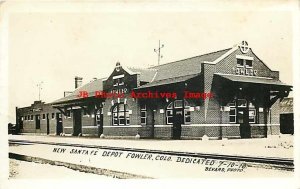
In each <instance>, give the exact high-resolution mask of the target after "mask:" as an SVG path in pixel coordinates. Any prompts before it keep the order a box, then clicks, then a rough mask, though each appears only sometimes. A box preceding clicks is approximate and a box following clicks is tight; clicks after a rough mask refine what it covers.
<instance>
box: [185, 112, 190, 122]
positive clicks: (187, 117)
mask: <svg viewBox="0 0 300 189" xmlns="http://www.w3.org/2000/svg"><path fill="white" fill-rule="evenodd" d="M184 121H185V123H191V112H190V111H189V109H184Z"/></svg>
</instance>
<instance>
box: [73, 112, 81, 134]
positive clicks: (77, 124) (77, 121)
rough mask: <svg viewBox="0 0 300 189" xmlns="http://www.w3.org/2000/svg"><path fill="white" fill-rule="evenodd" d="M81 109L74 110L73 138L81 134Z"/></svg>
mask: <svg viewBox="0 0 300 189" xmlns="http://www.w3.org/2000/svg"><path fill="white" fill-rule="evenodd" d="M81 132H82V131H81V109H75V110H73V136H78V135H79V134H80V133H81Z"/></svg>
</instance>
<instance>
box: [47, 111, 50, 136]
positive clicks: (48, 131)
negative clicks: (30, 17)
mask: <svg viewBox="0 0 300 189" xmlns="http://www.w3.org/2000/svg"><path fill="white" fill-rule="evenodd" d="M49 133H50V128H49V114H47V135H49Z"/></svg>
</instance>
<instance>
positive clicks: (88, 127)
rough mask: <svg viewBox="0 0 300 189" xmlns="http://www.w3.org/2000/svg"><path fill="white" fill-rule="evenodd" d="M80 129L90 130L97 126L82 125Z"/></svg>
mask: <svg viewBox="0 0 300 189" xmlns="http://www.w3.org/2000/svg"><path fill="white" fill-rule="evenodd" d="M81 128H86V129H90V128H98V126H97V125H82V127H81Z"/></svg>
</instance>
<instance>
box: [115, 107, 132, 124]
mask: <svg viewBox="0 0 300 189" xmlns="http://www.w3.org/2000/svg"><path fill="white" fill-rule="evenodd" d="M112 114H113V116H112V119H113V120H112V123H113V125H130V117H129V109H128V107H127V105H126V104H116V106H115V107H114V108H113V111H112Z"/></svg>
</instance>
